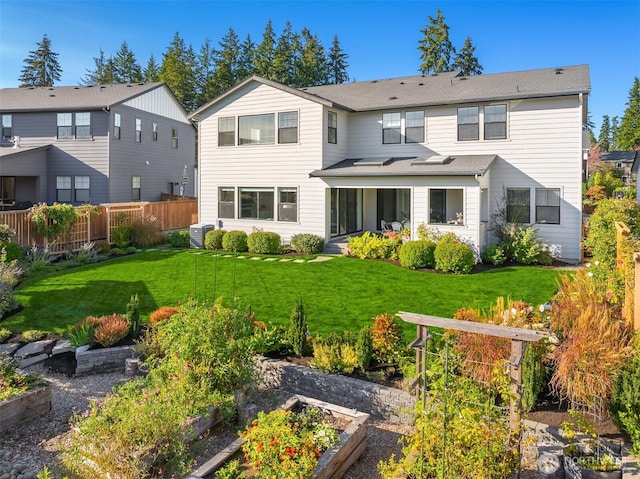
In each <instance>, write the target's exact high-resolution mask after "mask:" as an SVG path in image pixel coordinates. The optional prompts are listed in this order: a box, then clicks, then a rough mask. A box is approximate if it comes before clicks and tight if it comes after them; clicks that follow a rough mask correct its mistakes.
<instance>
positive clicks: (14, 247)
mask: <svg viewBox="0 0 640 479" xmlns="http://www.w3.org/2000/svg"><path fill="white" fill-rule="evenodd" d="M2 250H4V251H5V255H6V256H4V258H5V261H13V260H14V259H17V260H21V259H22V248H21V247H20V245H19V244H18V243H12V242H11V241H8V242H7V241H0V251H2Z"/></svg>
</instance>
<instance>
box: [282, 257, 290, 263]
mask: <svg viewBox="0 0 640 479" xmlns="http://www.w3.org/2000/svg"><path fill="white" fill-rule="evenodd" d="M289 261H291V258H282V259H281V260H280V262H281V263H288V262H289Z"/></svg>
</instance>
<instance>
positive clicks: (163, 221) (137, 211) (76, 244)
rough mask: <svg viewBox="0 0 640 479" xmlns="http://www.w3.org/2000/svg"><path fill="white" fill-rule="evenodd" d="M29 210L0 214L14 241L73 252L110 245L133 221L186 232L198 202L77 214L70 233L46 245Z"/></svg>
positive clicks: (109, 208)
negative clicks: (118, 231)
mask: <svg viewBox="0 0 640 479" xmlns="http://www.w3.org/2000/svg"><path fill="white" fill-rule="evenodd" d="M28 215H29V210H21V211H0V224H7V225H9V227H10V228H11V229H13V230H15V232H16V237H15V238H14V241H15V242H17V243H18V244H19V245H20V246H22V247H23V248H28V247H31V246H32V245H34V244H36V245H38V246H48V247H49V250H50V252H52V253H61V252H64V251H68V250H71V251H75V250H78V249H80V248H81V247H82V246H83V245H84V244H85V243H88V242H90V241H96V240H106V241H109V242H111V232H112V231H113V228H115V227H116V226H117V225H118V224H126V225H130V224H132V223H135V222H136V221H149V222H153V223H155V224H157V225H158V226H159V228H160V229H161V230H163V231H167V230H175V229H181V228H188V227H189V226H190V225H192V224H195V223H197V222H198V201H197V200H196V199H181V200H179V201H158V202H135V203H108V204H103V205H100V206H98V207H97V213H95V212H94V213H89V212H88V211H87V210H86V208H85V209H83V210H82V211H80V214H79V216H78V220H77V221H76V223H75V225H74V227H73V229H72V230H71V231H70V232H69V233H68V234H67V235H66V236H65V237H59V238H56V240H55V241H47V239H46V238H43V237H41V236H38V235H37V234H36V231H35V228H34V227H33V224H32V223H31V221H30V220H29V217H28Z"/></svg>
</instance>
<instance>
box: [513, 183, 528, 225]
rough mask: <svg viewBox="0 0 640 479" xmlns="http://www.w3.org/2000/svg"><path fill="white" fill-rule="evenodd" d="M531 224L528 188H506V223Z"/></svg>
mask: <svg viewBox="0 0 640 479" xmlns="http://www.w3.org/2000/svg"><path fill="white" fill-rule="evenodd" d="M530 222H531V196H530V191H529V188H507V223H530Z"/></svg>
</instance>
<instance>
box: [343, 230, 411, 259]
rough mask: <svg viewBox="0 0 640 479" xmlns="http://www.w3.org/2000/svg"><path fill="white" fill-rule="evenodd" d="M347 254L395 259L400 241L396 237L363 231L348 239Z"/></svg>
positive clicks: (365, 257)
mask: <svg viewBox="0 0 640 479" xmlns="http://www.w3.org/2000/svg"><path fill="white" fill-rule="evenodd" d="M347 241H348V244H349V254H350V255H351V256H355V257H357V258H360V259H385V258H391V259H397V257H398V253H397V249H398V246H399V245H400V242H399V241H398V239H396V238H386V237H380V236H377V235H376V234H372V233H371V232H370V231H365V232H364V233H363V234H362V235H361V236H352V237H351V238H349V239H348V240H347Z"/></svg>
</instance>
